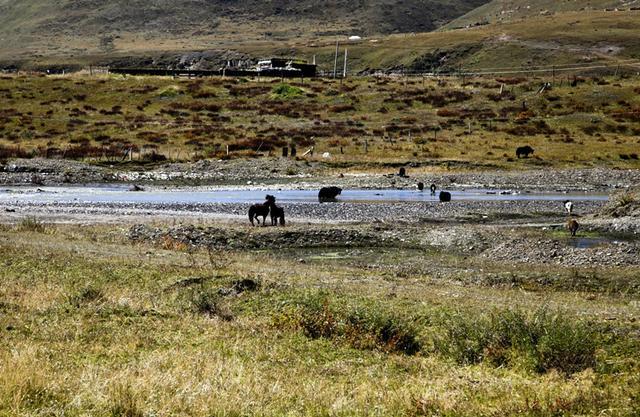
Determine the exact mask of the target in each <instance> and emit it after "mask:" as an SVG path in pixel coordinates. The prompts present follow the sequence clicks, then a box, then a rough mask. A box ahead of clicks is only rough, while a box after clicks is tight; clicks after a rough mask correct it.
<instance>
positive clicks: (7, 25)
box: [0, 0, 488, 48]
mask: <svg viewBox="0 0 640 417" xmlns="http://www.w3.org/2000/svg"><path fill="white" fill-rule="evenodd" d="M487 1H488V0H453V1H446V0H356V1H349V0H332V1H325V2H318V1H311V0H297V1H296V0H274V1H262V0H244V1H238V0H175V1H172V0H151V1H145V0H127V1H125V0H111V1H100V0H62V1H58V2H51V1H45V0H20V1H15V0H0V39H1V38H4V39H13V40H19V41H24V40H29V39H32V40H33V39H37V38H43V37H46V38H49V39H51V40H55V39H56V38H60V37H64V36H78V37H100V36H104V35H105V34H112V35H113V34H115V35H122V33H135V34H139V35H143V36H146V37H147V38H148V39H153V38H157V39H162V38H165V37H167V35H181V36H185V37H186V36H189V35H191V34H194V33H196V34H202V33H205V34H216V35H229V34H235V35H236V37H237V38H242V37H243V36H256V35H260V36H266V37H269V36H271V35H273V34H274V33H279V32H283V31H284V32H286V31H291V33H292V34H295V35H296V36H299V35H300V34H302V35H304V36H306V37H309V36H314V35H323V34H327V33H332V32H339V33H342V34H347V33H350V32H353V33H358V34H382V33H393V32H424V31H429V30H433V29H435V28H437V27H439V26H441V25H443V24H445V23H446V22H448V21H450V20H451V19H453V18H455V17H458V16H461V15H462V14H464V13H466V12H469V11H470V10H472V9H474V8H476V7H477V6H480V5H482V4H484V3H486V2H487ZM233 32H235V33H233ZM27 43H28V42H27ZM0 48H1V46H0Z"/></svg>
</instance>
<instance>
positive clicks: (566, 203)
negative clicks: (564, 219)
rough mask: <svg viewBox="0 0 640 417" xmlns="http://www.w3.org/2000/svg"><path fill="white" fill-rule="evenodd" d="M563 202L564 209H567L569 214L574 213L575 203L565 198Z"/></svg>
mask: <svg viewBox="0 0 640 417" xmlns="http://www.w3.org/2000/svg"><path fill="white" fill-rule="evenodd" d="M562 204H564V209H565V210H566V211H567V214H568V215H569V216H571V214H572V213H573V203H572V202H571V201H569V200H564V202H563V203H562Z"/></svg>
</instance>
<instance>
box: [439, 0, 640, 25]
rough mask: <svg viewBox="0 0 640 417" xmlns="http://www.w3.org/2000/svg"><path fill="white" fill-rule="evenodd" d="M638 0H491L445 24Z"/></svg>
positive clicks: (637, 0)
mask: <svg viewBox="0 0 640 417" xmlns="http://www.w3.org/2000/svg"><path fill="white" fill-rule="evenodd" d="M632 7H640V0H492V1H490V2H488V3H486V4H484V5H482V6H480V7H478V8H476V9H474V10H472V11H470V12H469V13H467V14H465V15H463V16H461V17H459V18H457V19H455V20H453V21H452V22H450V23H448V24H447V25H446V26H445V27H446V28H456V27H465V26H474V25H478V24H486V23H496V22H503V23H504V22H510V21H514V20H517V19H526V18H531V17H535V16H549V15H553V14H556V13H564V12H578V11H585V12H588V11H602V10H607V9H609V10H613V9H619V10H625V9H630V8H632Z"/></svg>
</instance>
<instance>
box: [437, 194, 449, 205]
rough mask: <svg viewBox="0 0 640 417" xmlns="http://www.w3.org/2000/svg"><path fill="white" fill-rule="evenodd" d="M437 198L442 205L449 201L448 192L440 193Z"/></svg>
mask: <svg viewBox="0 0 640 417" xmlns="http://www.w3.org/2000/svg"><path fill="white" fill-rule="evenodd" d="M438 197H439V198H440V201H442V202H443V203H446V202H449V201H451V193H450V192H448V191H440V195H439V196H438Z"/></svg>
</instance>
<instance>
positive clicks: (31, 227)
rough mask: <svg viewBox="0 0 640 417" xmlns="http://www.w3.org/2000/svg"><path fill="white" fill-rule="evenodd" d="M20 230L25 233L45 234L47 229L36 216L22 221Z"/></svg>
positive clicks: (19, 226)
mask: <svg viewBox="0 0 640 417" xmlns="http://www.w3.org/2000/svg"><path fill="white" fill-rule="evenodd" d="M18 229H19V230H21V231H23V232H37V233H44V232H46V230H47V228H46V226H45V224H44V223H42V222H41V221H40V220H38V218H37V217H35V216H27V217H25V218H24V219H22V220H21V221H20V224H19V225H18Z"/></svg>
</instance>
